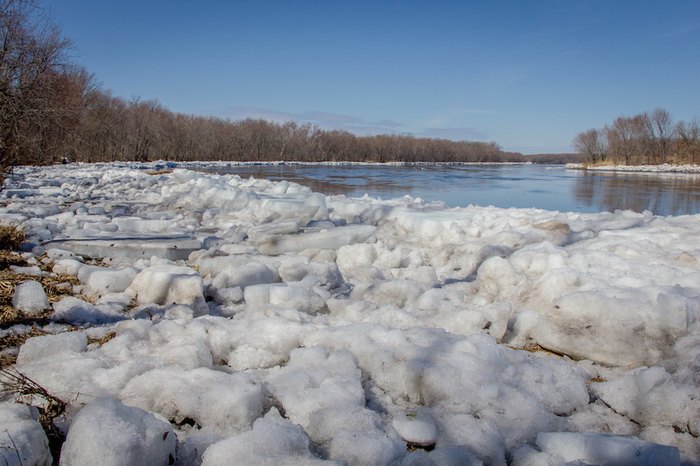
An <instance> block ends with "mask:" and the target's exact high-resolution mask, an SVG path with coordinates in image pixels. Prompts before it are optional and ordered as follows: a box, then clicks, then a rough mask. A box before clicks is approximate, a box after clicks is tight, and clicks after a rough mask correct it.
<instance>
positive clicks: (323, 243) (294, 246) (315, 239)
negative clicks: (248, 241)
mask: <svg viewBox="0 0 700 466" xmlns="http://www.w3.org/2000/svg"><path fill="white" fill-rule="evenodd" d="M376 230H377V227H374V226H372V225H348V226H344V227H336V228H333V229H330V230H325V231H318V232H313V233H301V234H298V235H283V236H271V237H265V238H263V239H261V241H260V242H259V243H257V244H256V246H257V247H258V250H259V251H260V252H261V253H263V254H268V255H271V256H274V255H278V254H284V253H291V252H299V251H303V250H305V249H338V248H340V247H342V246H345V245H348V244H352V243H361V242H363V241H366V240H367V238H369V237H370V236H372V234H373V233H374V232H375V231H376Z"/></svg>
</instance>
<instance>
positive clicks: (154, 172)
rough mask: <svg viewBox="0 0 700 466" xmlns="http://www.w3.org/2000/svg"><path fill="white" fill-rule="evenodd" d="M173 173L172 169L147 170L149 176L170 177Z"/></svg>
mask: <svg viewBox="0 0 700 466" xmlns="http://www.w3.org/2000/svg"><path fill="white" fill-rule="evenodd" d="M172 172H173V169H172V168H161V169H160V170H146V173H148V174H149V175H168V174H170V173H172Z"/></svg>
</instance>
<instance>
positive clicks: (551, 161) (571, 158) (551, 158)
mask: <svg viewBox="0 0 700 466" xmlns="http://www.w3.org/2000/svg"><path fill="white" fill-rule="evenodd" d="M525 159H526V160H527V161H528V162H532V163H539V164H548V165H557V164H565V163H580V162H582V161H583V158H582V157H581V155H580V154H570V153H561V154H531V155H527V156H525Z"/></svg>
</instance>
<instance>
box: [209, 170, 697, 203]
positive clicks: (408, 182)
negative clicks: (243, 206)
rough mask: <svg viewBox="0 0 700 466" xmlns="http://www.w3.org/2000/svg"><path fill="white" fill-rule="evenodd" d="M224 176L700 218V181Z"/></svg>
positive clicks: (609, 176)
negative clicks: (695, 215) (646, 211)
mask: <svg viewBox="0 0 700 466" xmlns="http://www.w3.org/2000/svg"><path fill="white" fill-rule="evenodd" d="M215 171H217V172H219V173H235V174H237V175H240V176H241V177H244V178H248V177H250V176H253V177H255V178H267V179H270V180H288V181H294V182H296V183H299V184H302V185H305V186H308V187H309V188H311V189H312V190H313V191H316V192H320V193H324V194H345V195H347V196H353V197H358V196H363V195H364V194H369V195H370V196H372V197H379V198H382V199H390V198H395V197H402V196H406V195H408V196H412V197H420V198H421V199H424V200H427V201H443V202H445V203H446V204H447V205H448V206H450V207H462V206H467V205H469V204H475V205H482V206H489V205H493V206H496V207H506V208H507V207H535V208H540V209H547V210H558V211H576V212H601V211H615V210H618V209H621V210H624V209H630V210H634V211H636V212H643V211H645V210H649V211H651V212H653V213H655V214H657V215H684V214H695V213H700V175H697V174H684V173H628V172H624V173H620V172H592V171H583V170H572V169H566V168H565V167H564V166H561V165H435V166H406V167H404V166H387V165H314V164H307V165H296V164H294V165H293V164H283V165H230V166H217V167H216V168H215Z"/></svg>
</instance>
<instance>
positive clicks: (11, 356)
mask: <svg viewBox="0 0 700 466" xmlns="http://www.w3.org/2000/svg"><path fill="white" fill-rule="evenodd" d="M46 334H47V332H44V331H43V330H41V329H40V328H39V327H35V326H33V327H32V328H31V330H29V331H28V332H25V333H19V334H15V335H6V336H4V337H2V338H0V350H7V349H10V348H19V347H20V346H22V345H23V344H24V342H25V341H27V340H29V339H30V338H32V337H39V336H42V335H46ZM16 362H17V354H16V353H13V352H6V353H4V354H2V355H0V369H2V368H5V367H7V366H11V365H12V364H15V363H16Z"/></svg>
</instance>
